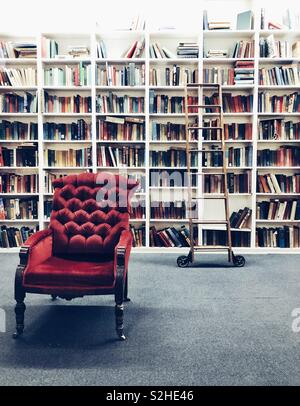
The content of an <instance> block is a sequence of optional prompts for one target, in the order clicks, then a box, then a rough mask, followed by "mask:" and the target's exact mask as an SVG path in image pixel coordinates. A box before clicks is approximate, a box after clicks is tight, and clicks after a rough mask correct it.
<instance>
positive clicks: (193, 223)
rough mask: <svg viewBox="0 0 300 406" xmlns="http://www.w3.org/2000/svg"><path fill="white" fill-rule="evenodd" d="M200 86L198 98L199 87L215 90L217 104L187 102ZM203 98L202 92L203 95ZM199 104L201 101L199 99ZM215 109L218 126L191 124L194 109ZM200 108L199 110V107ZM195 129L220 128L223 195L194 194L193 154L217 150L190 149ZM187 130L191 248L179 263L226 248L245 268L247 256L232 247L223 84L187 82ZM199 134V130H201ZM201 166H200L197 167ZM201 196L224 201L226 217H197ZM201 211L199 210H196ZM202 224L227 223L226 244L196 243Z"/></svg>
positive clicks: (218, 129) (209, 129)
mask: <svg viewBox="0 0 300 406" xmlns="http://www.w3.org/2000/svg"><path fill="white" fill-rule="evenodd" d="M191 89H192V90H195V89H198V99H200V97H199V96H200V95H199V90H200V89H215V90H216V91H217V93H218V100H219V101H218V103H219V104H196V105H195V104H190V105H189V104H188V93H189V90H191ZM202 97H203V95H202V92H201V98H202ZM198 103H199V102H198ZM206 108H209V109H215V110H216V116H217V118H218V120H217V123H218V124H217V126H216V127H204V126H199V125H200V124H198V127H195V126H191V125H190V124H189V123H190V121H189V116H190V114H195V113H191V112H190V111H191V110H192V111H194V109H206ZM198 111H199V110H198ZM195 130H197V131H198V130H200V131H202V130H205V131H219V133H220V140H221V145H222V148H221V150H220V152H221V153H222V163H223V166H222V171H220V173H218V174H219V175H221V176H223V180H224V193H223V195H222V196H220V197H219V196H217V197H216V196H214V197H206V196H205V197H196V198H194V197H192V187H191V175H192V173H191V154H192V153H194V154H195V153H196V154H199V155H198V156H199V157H200V160H201V162H202V154H203V153H205V154H208V153H212V152H215V150H211V151H210V150H204V149H198V148H197V149H195V148H191V146H190V132H191V131H195ZM185 131H186V159H187V182H188V184H187V189H188V196H187V200H188V206H187V208H188V217H189V232H190V251H189V253H188V255H181V256H179V257H178V258H177V265H178V266H179V267H180V268H185V267H187V266H188V265H190V264H193V263H194V261H195V253H196V252H205V251H207V252H208V251H213V250H217V251H227V252H228V261H229V262H230V263H232V264H233V265H234V266H236V267H243V266H244V265H245V258H244V257H243V256H242V255H234V253H233V249H232V241H231V229H230V220H229V197H228V188H227V169H226V159H225V158H226V155H225V154H226V146H225V139H224V123H223V107H222V87H221V85H220V84H206V83H193V84H186V86H185ZM198 133H199V132H198ZM198 167H199V166H198ZM193 175H194V176H195V175H196V176H204V175H205V173H203V172H202V171H201V172H197V173H196V174H195V173H194V174H193ZM201 199H207V200H211V199H220V200H223V201H224V204H225V220H200V219H197V218H194V216H192V206H193V201H195V200H201ZM197 212H198V211H197ZM200 224H215V225H225V226H226V234H227V245H224V246H223V245H195V243H194V227H198V225H200Z"/></svg>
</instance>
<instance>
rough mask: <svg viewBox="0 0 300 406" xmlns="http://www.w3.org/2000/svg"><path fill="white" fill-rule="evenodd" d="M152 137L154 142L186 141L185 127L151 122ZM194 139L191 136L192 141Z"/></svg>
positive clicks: (169, 123)
mask: <svg viewBox="0 0 300 406" xmlns="http://www.w3.org/2000/svg"><path fill="white" fill-rule="evenodd" d="M151 136H152V140H153V141H184V140H185V125H184V124H177V123H171V122H167V123H159V122H156V121H152V122H151ZM192 139H193V137H192V136H191V140H192Z"/></svg>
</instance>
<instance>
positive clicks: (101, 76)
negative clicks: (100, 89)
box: [97, 62, 145, 86]
mask: <svg viewBox="0 0 300 406" xmlns="http://www.w3.org/2000/svg"><path fill="white" fill-rule="evenodd" d="M97 85H98V86H144V85H145V64H135V63H134V62H130V63H129V64H128V65H124V66H120V65H110V64H108V63H106V64H105V65H97Z"/></svg>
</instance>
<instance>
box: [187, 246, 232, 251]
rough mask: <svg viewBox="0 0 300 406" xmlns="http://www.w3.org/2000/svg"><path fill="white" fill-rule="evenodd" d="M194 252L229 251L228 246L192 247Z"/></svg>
mask: <svg viewBox="0 0 300 406" xmlns="http://www.w3.org/2000/svg"><path fill="white" fill-rule="evenodd" d="M194 249H195V250H229V249H230V247H229V246H228V245H194Z"/></svg>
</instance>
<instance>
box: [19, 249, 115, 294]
mask: <svg viewBox="0 0 300 406" xmlns="http://www.w3.org/2000/svg"><path fill="white" fill-rule="evenodd" d="M23 282H24V285H43V286H65V287H69V286H82V287H83V286H93V287H94V286H98V287H102V286H103V287H110V286H113V285H114V261H113V260H108V261H106V262H90V261H86V260H83V261H78V259H77V258H76V260H71V259H65V258H60V257H54V256H52V257H50V258H48V259H46V260H45V261H44V262H42V263H40V264H38V265H36V266H34V267H29V268H28V269H26V270H25V273H24V281H23Z"/></svg>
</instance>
